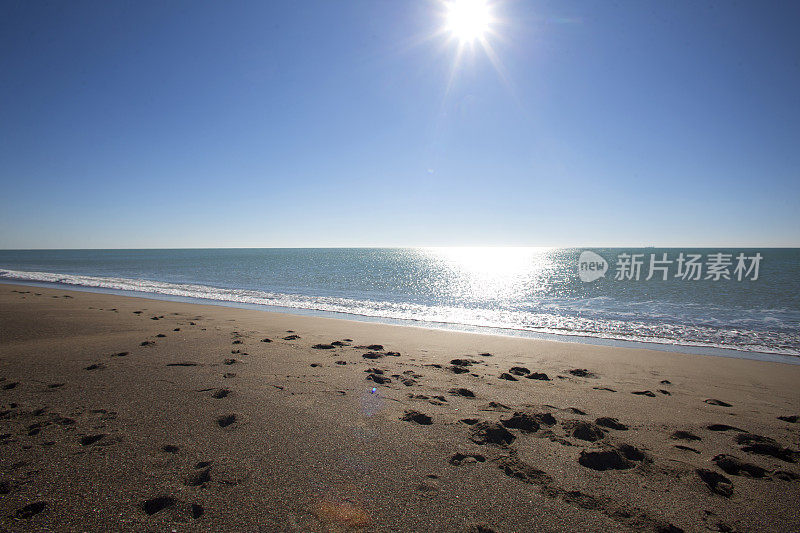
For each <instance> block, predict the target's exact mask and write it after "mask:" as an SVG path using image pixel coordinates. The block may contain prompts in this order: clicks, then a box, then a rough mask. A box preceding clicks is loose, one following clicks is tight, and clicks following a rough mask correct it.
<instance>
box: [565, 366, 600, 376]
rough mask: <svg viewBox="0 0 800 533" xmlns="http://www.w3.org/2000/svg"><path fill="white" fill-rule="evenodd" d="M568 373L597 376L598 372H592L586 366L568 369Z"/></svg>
mask: <svg viewBox="0 0 800 533" xmlns="http://www.w3.org/2000/svg"><path fill="white" fill-rule="evenodd" d="M567 372H568V373H570V374H572V375H573V376H577V377H579V378H596V377H597V374H595V373H594V372H590V371H588V370H587V369H585V368H573V369H572V370H568V371H567Z"/></svg>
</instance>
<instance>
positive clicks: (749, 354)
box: [0, 279, 800, 365]
mask: <svg viewBox="0 0 800 533" xmlns="http://www.w3.org/2000/svg"><path fill="white" fill-rule="evenodd" d="M0 284H6V285H20V286H29V287H42V288H50V289H55V290H70V291H77V292H89V293H96V294H109V295H117V296H125V297H131V298H142V299H151V300H159V301H168V302H180V303H193V304H198V305H213V306H220V307H228V308H234V309H250V310H257V311H260V312H266V313H277V314H287V315H294V316H311V317H318V318H330V319H334V320H348V321H354V322H363V323H376V324H384V325H395V326H400V327H416V328H422V329H434V330H441V331H455V332H462V333H474V334H478V335H490V336H501V337H516V338H525V339H534V340H541V341H545V342H563V343H568V344H585V345H589V346H609V347H616V348H631V349H645V350H653V351H659V352H669V353H685V354H693V355H704V356H712V357H726V358H734V359H749V360H756V361H766V362H774V363H784V364H790V365H800V356H796V355H789V354H781V353H774V352H758V351H749V350H740V349H737V348H721V347H718V346H704V345H694V344H680V343H667V342H655V341H653V342H647V341H641V340H626V339H617V338H607V337H600V336H592V335H585V334H583V335H582V334H579V333H550V332H547V333H544V332H536V331H530V330H524V329H515V328H503V327H492V326H475V325H468V324H457V323H448V322H429V321H423V320H420V321H413V320H409V319H401V318H388V317H376V316H371V315H359V314H354V313H344V312H336V311H325V310H318V309H307V308H300V307H298V308H295V307H281V306H271V305H266V304H251V303H245V302H236V301H228V300H213V299H205V298H196V297H189V296H174V295H169V294H161V293H150V292H144V291H142V292H138V291H127V290H122V289H110V288H105V287H90V286H83V285H63V284H59V283H54V282H45V281H28V280H7V279H0Z"/></svg>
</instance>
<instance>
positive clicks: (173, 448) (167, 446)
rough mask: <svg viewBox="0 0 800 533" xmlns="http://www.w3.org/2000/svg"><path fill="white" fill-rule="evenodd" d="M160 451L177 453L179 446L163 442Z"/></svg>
mask: <svg viewBox="0 0 800 533" xmlns="http://www.w3.org/2000/svg"><path fill="white" fill-rule="evenodd" d="M161 451H162V452H164V453H178V452H179V451H180V448H179V447H177V446H175V445H174V444H165V445H163V446H162V447H161Z"/></svg>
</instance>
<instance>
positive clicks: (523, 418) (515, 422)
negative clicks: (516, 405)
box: [500, 411, 539, 433]
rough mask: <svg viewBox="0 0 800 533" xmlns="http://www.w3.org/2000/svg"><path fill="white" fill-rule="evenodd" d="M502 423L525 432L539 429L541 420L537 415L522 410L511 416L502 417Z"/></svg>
mask: <svg viewBox="0 0 800 533" xmlns="http://www.w3.org/2000/svg"><path fill="white" fill-rule="evenodd" d="M500 423H501V424H503V426H505V427H507V428H511V429H518V430H520V431H522V432H524V433H533V432H535V431H539V420H538V419H537V418H536V417H535V416H531V415H529V414H528V413H523V412H520V411H517V412H515V413H514V414H513V415H512V416H511V417H510V418H501V419H500Z"/></svg>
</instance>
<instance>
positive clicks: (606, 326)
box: [0, 269, 800, 356]
mask: <svg viewBox="0 0 800 533" xmlns="http://www.w3.org/2000/svg"><path fill="white" fill-rule="evenodd" d="M0 279H6V280H19V281H31V282H44V283H57V284H61V285H72V286H80V287H89V288H100V289H109V290H115V291H126V292H137V293H149V294H157V295H159V294H160V295H167V296H174V297H179V298H189V299H202V300H213V301H217V302H233V303H239V304H251V305H262V306H271V307H280V308H286V309H304V310H309V311H318V312H330V313H342V314H346V315H352V316H362V317H371V318H376V319H389V320H404V321H412V322H422V323H427V324H432V325H435V324H448V325H455V326H470V327H479V328H493V329H505V330H517V331H528V332H533V333H542V334H552V335H569V336H579V337H593V338H602V339H609V340H620V341H634V342H644V343H656V344H668V345H679V346H695V347H708V348H721V349H728V350H738V351H746V352H760V353H770V354H780V355H791V356H800V333H797V332H796V330H794V329H791V330H788V331H787V330H783V331H777V330H776V329H775V328H772V329H755V328H752V327H750V328H744V327H742V326H744V325H750V326H752V325H753V323H754V322H756V321H754V320H752V319H746V320H740V321H739V323H737V324H735V327H734V325H733V324H728V325H719V326H717V325H712V324H710V323H709V322H710V321H703V323H697V322H695V321H693V323H680V322H676V321H675V320H674V319H677V318H679V317H677V316H673V315H671V314H670V315H669V316H670V318H671V319H673V320H672V321H671V322H666V321H663V320H659V319H660V318H664V317H666V316H667V315H664V314H660V313H657V312H653V313H641V314H637V313H636V312H634V313H621V312H617V313H615V316H616V317H620V316H622V315H627V316H626V317H625V318H624V319H619V318H608V317H605V318H603V317H600V316H598V313H589V315H590V316H588V317H587V316H581V315H580V314H579V315H578V316H576V315H575V314H574V313H572V314H569V313H564V312H563V311H566V310H570V311H574V310H575V306H573V305H572V303H567V304H565V305H563V307H561V309H560V310H559V306H558V305H553V302H550V303H549V304H548V305H544V306H541V307H540V308H539V310H536V309H534V310H530V309H529V310H519V309H485V308H466V307H458V306H452V305H424V304H417V303H408V302H389V301H384V300H370V299H355V298H342V297H326V296H307V295H300V294H285V293H277V292H269V291H262V290H252V289H231V288H220V287H212V286H208V285H197V284H187V283H169V282H163V281H154V280H147V279H129V278H116V277H99V276H85V275H77V274H59V273H52V272H24V271H17V270H2V269H0ZM597 303H599V301H598V302H597ZM648 304H649V305H651V304H652V303H651V302H648ZM578 307H579V308H580V306H578ZM594 310H595V311H596V310H597V309H596V308H595V309H594ZM559 311H561V312H559ZM639 311H643V310H642V309H639ZM654 311H655V310H654ZM773 311H774V310H773ZM773 318H774V317H770V316H766V317H762V319H761V324H762V325H764V326H766V324H767V323H769V322H773V326H774V325H777V324H776V323H775V322H774V321H773V320H772V319H773ZM778 322H780V321H778ZM778 329H782V328H778Z"/></svg>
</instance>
